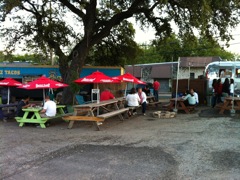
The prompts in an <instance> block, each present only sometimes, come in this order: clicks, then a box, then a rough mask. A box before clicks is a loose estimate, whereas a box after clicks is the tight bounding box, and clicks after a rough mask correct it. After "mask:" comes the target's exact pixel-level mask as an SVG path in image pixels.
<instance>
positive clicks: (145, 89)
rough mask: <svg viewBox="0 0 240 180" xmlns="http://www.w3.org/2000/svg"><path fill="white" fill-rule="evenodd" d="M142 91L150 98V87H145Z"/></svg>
mask: <svg viewBox="0 0 240 180" xmlns="http://www.w3.org/2000/svg"><path fill="white" fill-rule="evenodd" d="M142 91H143V92H145V94H146V95H147V96H150V89H149V87H148V86H145V87H144V88H143V89H142Z"/></svg>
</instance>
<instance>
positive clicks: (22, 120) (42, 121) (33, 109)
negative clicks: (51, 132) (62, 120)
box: [15, 105, 65, 128]
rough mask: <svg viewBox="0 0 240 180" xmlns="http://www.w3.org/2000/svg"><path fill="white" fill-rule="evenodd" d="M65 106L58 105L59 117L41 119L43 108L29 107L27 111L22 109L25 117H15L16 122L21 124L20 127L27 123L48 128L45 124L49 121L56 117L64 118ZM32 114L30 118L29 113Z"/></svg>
mask: <svg viewBox="0 0 240 180" xmlns="http://www.w3.org/2000/svg"><path fill="white" fill-rule="evenodd" d="M64 107H65V105H57V115H56V116H54V117H44V118H43V117H41V116H40V111H41V110H42V108H37V107H29V108H26V109H22V110H23V111H24V115H23V117H15V119H16V121H17V122H19V126H20V127H22V126H23V125H24V124H25V123H38V124H39V125H40V126H41V128H46V126H45V123H46V122H47V121H48V120H49V119H53V118H56V117H60V116H62V115H63V114H65V113H64V110H63V108H64ZM30 112H32V113H33V115H32V116H31V117H30V118H29V117H28V115H29V113H30Z"/></svg>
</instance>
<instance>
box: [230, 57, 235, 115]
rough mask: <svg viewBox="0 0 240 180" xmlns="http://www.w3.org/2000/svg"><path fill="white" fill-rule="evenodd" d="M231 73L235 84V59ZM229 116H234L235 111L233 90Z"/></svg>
mask: <svg viewBox="0 0 240 180" xmlns="http://www.w3.org/2000/svg"><path fill="white" fill-rule="evenodd" d="M233 67H234V68H233V72H232V78H233V81H234V84H235V74H236V59H235V60H234V66H233ZM234 89H235V85H234ZM230 113H231V116H235V109H234V90H233V96H232V109H231V111H230Z"/></svg>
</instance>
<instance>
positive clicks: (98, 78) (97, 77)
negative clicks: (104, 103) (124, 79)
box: [74, 71, 120, 101]
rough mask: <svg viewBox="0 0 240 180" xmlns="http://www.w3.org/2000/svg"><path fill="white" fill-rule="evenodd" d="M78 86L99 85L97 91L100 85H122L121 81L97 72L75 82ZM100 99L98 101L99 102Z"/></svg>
mask: <svg viewBox="0 0 240 180" xmlns="http://www.w3.org/2000/svg"><path fill="white" fill-rule="evenodd" d="M74 82H75V83H77V84H89V83H96V84H97V89H99V88H98V84H99V83H120V81H119V80H117V79H113V78H111V77H109V76H107V75H105V74H104V73H102V72H99V71H95V72H93V73H92V74H90V75H88V76H85V77H83V78H79V79H77V80H75V81H74ZM98 100H99V99H97V101H98Z"/></svg>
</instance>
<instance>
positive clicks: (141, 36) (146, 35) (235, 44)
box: [0, 24, 240, 54]
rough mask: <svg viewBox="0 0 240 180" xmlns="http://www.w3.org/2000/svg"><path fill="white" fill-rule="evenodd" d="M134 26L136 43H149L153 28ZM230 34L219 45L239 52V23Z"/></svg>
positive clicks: (0, 47) (1, 46)
mask: <svg viewBox="0 0 240 180" xmlns="http://www.w3.org/2000/svg"><path fill="white" fill-rule="evenodd" d="M134 27H135V29H136V34H135V41H136V42H137V43H139V44H148V43H150V41H151V40H153V39H154V38H155V35H154V30H153V28H151V27H150V28H148V29H145V30H144V31H143V30H141V29H140V28H139V27H138V25H136V24H135V25H134ZM232 35H233V38H234V39H233V40H231V41H230V42H229V44H230V46H229V47H228V48H227V47H225V43H224V42H220V45H222V46H224V48H226V50H228V51H230V52H232V53H236V54H240V48H239V46H240V25H239V26H238V27H237V28H236V29H234V30H233V31H232ZM3 49H4V42H0V51H1V50H3ZM16 54H23V53H22V51H21V50H20V49H19V50H18V51H17V52H16Z"/></svg>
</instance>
